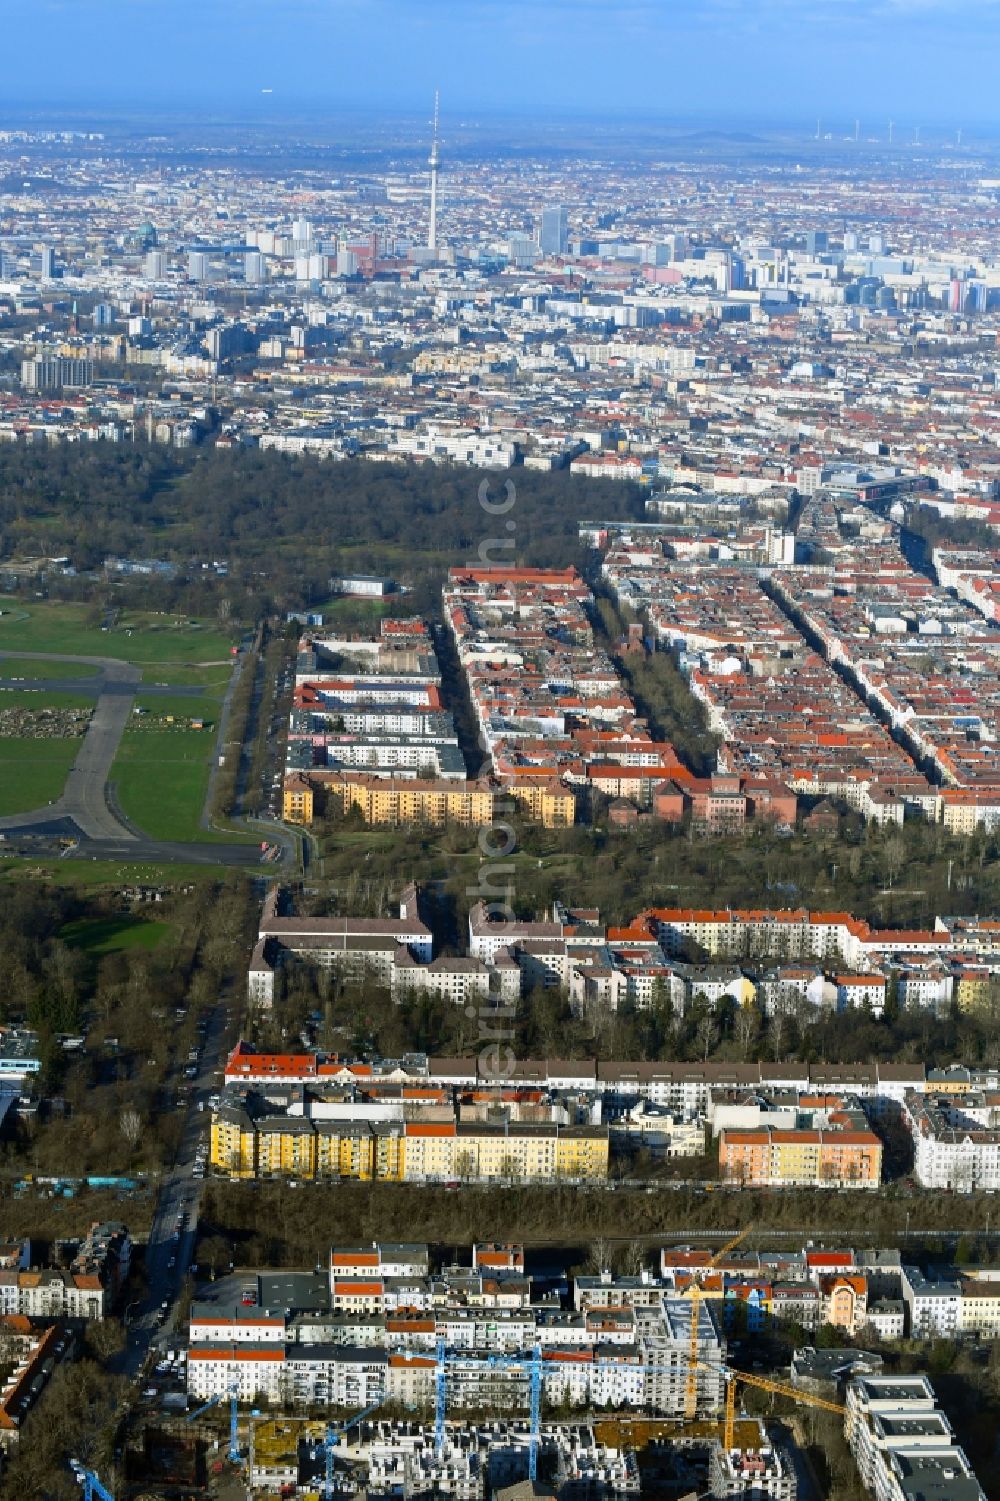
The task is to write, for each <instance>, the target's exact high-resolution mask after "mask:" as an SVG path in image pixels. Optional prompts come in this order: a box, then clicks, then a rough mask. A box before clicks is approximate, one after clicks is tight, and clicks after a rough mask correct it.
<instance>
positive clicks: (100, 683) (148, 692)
mask: <svg viewBox="0 0 1000 1501" xmlns="http://www.w3.org/2000/svg"><path fill="white" fill-rule="evenodd" d="M3 655H4V653H3V652H0V658H2V657H3ZM47 660H49V661H51V660H53V659H52V658H48V659H47ZM60 660H62V661H72V660H73V659H72V658H69V657H63V658H61V659H60ZM7 689H10V690H11V691H12V692H15V693H23V692H29V693H46V692H47V693H79V694H82V695H83V696H84V697H85V698H91V697H93V698H96V697H97V695H98V694H100V693H127V694H129V696H131V695H132V694H133V693H134V692H135V690H134V688H132V687H131V685H130V684H128V683H122V682H119V681H118V680H117V679H111V678H106V677H104V676H103V675H102V674H99V673H98V674H95V676H94V677H92V678H0V693H2V692H4V691H5V690H7ZM203 692H204V689H202V688H201V687H199V685H198V684H197V683H179V684H177V685H176V686H172V685H171V684H170V683H143V685H142V696H143V698H198V697H200V696H201V694H202V693H203ZM2 707H3V699H0V708H2Z"/></svg>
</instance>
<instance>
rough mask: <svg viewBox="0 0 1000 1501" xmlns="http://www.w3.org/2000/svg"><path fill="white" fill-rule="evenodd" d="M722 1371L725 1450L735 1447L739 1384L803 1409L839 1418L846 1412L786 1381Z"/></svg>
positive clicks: (727, 1368)
mask: <svg viewBox="0 0 1000 1501" xmlns="http://www.w3.org/2000/svg"><path fill="white" fill-rule="evenodd" d="M722 1370H723V1371H724V1372H725V1374H726V1412H725V1418H724V1421H723V1428H722V1445H723V1448H725V1449H733V1448H735V1447H736V1441H735V1434H736V1388H737V1386H738V1385H739V1383H740V1382H742V1383H743V1385H744V1386H754V1387H757V1388H759V1390H761V1391H765V1392H772V1393H773V1394H774V1395H775V1396H778V1397H789V1398H790V1399H791V1401H793V1402H798V1403H799V1404H800V1405H802V1406H805V1407H819V1408H822V1409H823V1410H824V1411H825V1412H835V1413H837V1414H838V1416H840V1417H843V1415H844V1413H845V1412H846V1411H847V1409H846V1408H845V1407H844V1406H843V1404H842V1403H840V1402H830V1401H829V1400H828V1399H827V1398H826V1397H814V1396H813V1394H812V1392H803V1391H800V1390H799V1388H798V1387H797V1386H789V1385H788V1383H787V1382H786V1381H772V1380H771V1379H770V1378H769V1377H767V1376H751V1375H750V1374H749V1373H748V1372H747V1371H738V1370H736V1368H735V1367H734V1366H723V1367H722Z"/></svg>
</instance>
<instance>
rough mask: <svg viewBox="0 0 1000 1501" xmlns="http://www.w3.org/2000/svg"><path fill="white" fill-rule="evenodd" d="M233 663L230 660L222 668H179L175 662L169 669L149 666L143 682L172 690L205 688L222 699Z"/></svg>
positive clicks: (144, 672)
mask: <svg viewBox="0 0 1000 1501" xmlns="http://www.w3.org/2000/svg"><path fill="white" fill-rule="evenodd" d="M232 661H233V659H229V660H227V661H226V662H225V664H224V665H223V666H220V667H205V666H201V667H197V666H196V667H191V666H189V665H187V664H184V665H183V666H178V665H177V663H175V662H171V663H170V666H169V668H159V667H148V666H147V667H146V668H145V669H144V670H143V674H142V681H143V684H144V685H146V686H148V685H149V684H151V683H166V684H167V685H168V687H171V688H190V687H195V688H204V690H205V692H206V693H218V695H219V697H220V698H221V697H222V695H223V694H224V693H225V691H226V685H227V684H228V682H229V678H230V674H231V673H232V670H233V668H232Z"/></svg>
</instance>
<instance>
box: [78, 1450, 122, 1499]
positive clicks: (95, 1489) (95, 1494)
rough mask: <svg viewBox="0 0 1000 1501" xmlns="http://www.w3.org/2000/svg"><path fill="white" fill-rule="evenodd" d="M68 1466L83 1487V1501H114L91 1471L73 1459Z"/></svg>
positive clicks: (105, 1487)
mask: <svg viewBox="0 0 1000 1501" xmlns="http://www.w3.org/2000/svg"><path fill="white" fill-rule="evenodd" d="M70 1466H71V1468H72V1470H73V1473H74V1475H75V1476H76V1478H77V1480H79V1481H80V1483H81V1485H82V1486H83V1501H115V1498H114V1496H113V1495H112V1494H111V1492H110V1491H109V1490H108V1488H107V1486H106V1485H102V1484H101V1481H100V1480H99V1479H98V1477H97V1476H96V1475H95V1474H94V1472H93V1470H88V1469H87V1468H86V1466H85V1465H82V1464H80V1462H79V1461H78V1460H75V1459H73V1460H70Z"/></svg>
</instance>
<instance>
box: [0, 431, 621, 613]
mask: <svg viewBox="0 0 1000 1501" xmlns="http://www.w3.org/2000/svg"><path fill="white" fill-rule="evenodd" d="M514 478H515V483H516V486H517V501H516V510H515V511H514V513H513V514H514V516H515V517H516V526H517V530H516V533H515V536H514V540H515V541H516V548H514V549H512V550H510V553H509V556H510V560H511V561H514V560H519V561H521V562H525V563H533V564H552V565H556V566H559V567H565V565H566V563H567V562H569V561H572V560H573V559H575V558H576V557H577V555H578V553H579V546H578V540H577V525H578V522H579V520H580V519H581V518H585V517H588V516H601V517H605V516H607V517H617V516H633V517H638V516H640V515H641V514H642V494H641V491H640V490H639V488H638V487H637V486H631V485H628V486H625V485H620V484H611V483H604V482H599V481H591V480H581V479H576V478H572V477H571V476H570V475H568V474H566V473H551V474H544V473H539V472H535V471H531V470H517V471H515V475H514ZM481 479H482V476H481V475H480V474H479V473H478V472H477V471H475V470H470V469H466V468H458V467H454V466H439V465H423V466H421V465H416V464H404V463H398V464H371V463H366V462H364V461H362V460H350V461H347V462H344V463H331V462H330V461H323V460H320V459H316V458H314V457H312V456H310V455H301V456H296V457H291V456H289V455H285V454H275V453H270V452H266V451H265V452H260V451H258V450H256V449H240V450H236V451H229V450H223V449H203V450H174V449H166V448H160V447H159V446H148V445H146V444H143V443H139V444H135V445H132V444H121V445H119V444H111V443H94V444H61V445H52V446H51V447H48V446H47V447H45V448H37V447H26V446H23V445H20V444H13V443H10V444H5V445H3V449H2V451H0V565H2V563H3V560H4V558H12V557H17V556H37V555H38V554H39V553H42V554H44V553H46V552H49V551H51V517H52V514H53V512H55V513H56V514H57V515H58V517H59V535H60V546H61V548H62V549H63V550H64V551H65V552H66V553H68V554H69V555H70V557H71V559H72V561H73V563H74V564H75V565H76V567H77V568H79V569H93V568H99V567H100V565H101V564H102V563H103V561H104V559H105V557H107V556H108V555H109V554H117V555H123V556H146V557H164V558H168V559H172V560H174V561H176V562H177V563H178V564H180V565H181V573H180V576H179V577H178V578H176V579H173V580H169V579H168V580H154V579H146V578H144V579H142V580H140V581H133V582H131V583H130V582H124V583H122V584H121V585H120V586H116V592H117V594H119V595H120V596H121V599H122V600H123V602H124V603H126V604H128V603H130V602H133V603H135V604H136V605H146V606H147V607H148V606H149V605H150V604H152V605H153V606H154V607H156V608H161V609H186V610H188V611H190V612H192V613H199V614H213V613H215V611H216V609H217V608H218V605H219V603H220V602H221V599H222V596H223V595H224V596H225V598H226V600H227V602H228V607H229V609H230V610H231V612H232V615H233V616H234V618H237V619H241V620H257V619H260V618H261V617H262V616H264V615H267V614H270V613H272V612H275V611H283V610H285V609H301V608H303V607H307V606H315V605H318V604H320V603H322V602H324V601H326V600H327V599H328V598H329V595H330V578H331V576H332V575H337V574H341V573H343V572H346V571H358V572H363V573H379V574H381V573H385V574H390V575H397V576H398V575H399V574H402V575H403V576H404V579H405V582H406V583H407V584H408V585H409V586H410V588H411V593H410V594H409V596H408V597H407V598H406V600H405V607H406V608H407V609H410V610H412V609H416V610H419V611H422V612H426V611H430V610H436V609H437V607H438V604H439V596H440V585H441V581H442V578H443V576H444V574H445V572H446V571H447V569H448V568H450V567H453V566H455V565H456V564H457V563H461V562H464V561H473V562H474V561H475V560H476V559H477V557H478V549H479V546H480V543H481V542H482V541H483V539H484V538H489V537H490V536H492V535H493V533H494V532H495V531H496V522H495V521H493V522H492V523H491V521H490V518H489V517H488V516H487V515H486V513H485V512H484V510H483V508H482V505H481V504H480V501H479V484H480V480H481ZM494 483H499V482H498V481H494ZM509 540H511V539H510V538H509V537H505V542H506V541H509ZM499 556H500V558H501V559H502V560H505V559H506V558H507V556H508V553H507V551H505V552H503V553H502V554H500V555H499ZM220 557H221V558H225V559H227V560H228V561H229V563H230V571H229V574H228V576H227V577H225V578H224V579H221V580H215V579H214V577H206V576H205V574H204V571H203V570H201V569H200V568H198V569H197V571H192V572H191V573H187V572H186V571H185V567H184V565H186V564H187V562H188V561H189V560H190V559H191V558H197V559H199V560H203V559H205V558H220ZM495 560H496V559H494V561H495ZM53 587H56V586H55V585H54V586H53ZM57 587H58V588H59V589H61V590H63V591H64V592H66V593H68V594H74V595H75V594H76V593H77V591H79V594H80V597H82V595H83V592H84V587H85V588H86V589H89V588H90V587H91V586H90V585H89V584H85V581H81V582H80V583H74V582H73V581H72V580H64V581H61V582H60V583H59V584H58V586H57ZM132 596H134V598H132Z"/></svg>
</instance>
